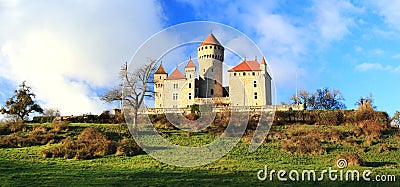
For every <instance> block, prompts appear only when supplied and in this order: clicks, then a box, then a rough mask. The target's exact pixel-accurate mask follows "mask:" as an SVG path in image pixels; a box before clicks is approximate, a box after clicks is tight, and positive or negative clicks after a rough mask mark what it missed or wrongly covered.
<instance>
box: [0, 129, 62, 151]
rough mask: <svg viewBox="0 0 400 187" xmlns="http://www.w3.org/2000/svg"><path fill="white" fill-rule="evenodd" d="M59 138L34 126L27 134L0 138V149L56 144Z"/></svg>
mask: <svg viewBox="0 0 400 187" xmlns="http://www.w3.org/2000/svg"><path fill="white" fill-rule="evenodd" d="M60 139H61V137H59V136H57V134H56V133H54V132H48V131H47V128H46V127H45V126H34V127H33V130H32V131H31V132H30V133H29V134H18V133H14V134H11V135H8V136H3V137H1V138H0V147H27V146H34V145H45V144H47V143H54V142H58V141H59V140H60Z"/></svg>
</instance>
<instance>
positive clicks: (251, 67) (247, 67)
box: [228, 60, 261, 72]
mask: <svg viewBox="0 0 400 187" xmlns="http://www.w3.org/2000/svg"><path fill="white" fill-rule="evenodd" d="M260 70H261V69H260V64H259V63H258V62H257V61H255V60H250V61H243V62H242V63H240V64H239V65H237V66H235V67H234V68H232V69H230V70H228V71H229V72H233V71H260Z"/></svg>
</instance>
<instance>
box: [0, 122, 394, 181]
mask: <svg viewBox="0 0 400 187" xmlns="http://www.w3.org/2000/svg"><path fill="white" fill-rule="evenodd" d="M32 125H36V124H30V125H29V126H32ZM46 125H48V126H51V125H50V124H46ZM89 126H96V127H98V128H100V129H102V130H103V131H105V132H106V133H107V134H108V135H109V136H115V137H118V136H119V135H121V134H123V132H126V129H125V126H123V125H112V124H70V130H69V132H68V134H69V135H70V136H75V135H78V134H79V132H81V131H82V130H83V129H84V128H85V127H89ZM290 128H293V129H295V130H312V129H318V130H319V131H325V130H327V129H328V128H336V129H338V130H340V131H343V132H345V131H351V127H347V126H337V127H317V126H311V125H297V126H293V127H282V126H280V127H273V129H272V131H286V130H289V129H290ZM164 134H166V136H165V137H167V139H168V140H169V141H171V142H173V143H176V144H179V145H186V146H198V145H203V144H206V143H209V142H211V141H212V140H214V139H215V138H217V136H216V135H213V134H207V133H193V134H192V135H191V136H188V135H187V134H185V133H183V132H181V131H164ZM359 139H360V138H359ZM360 141H363V140H362V139H360ZM383 142H389V143H390V145H391V146H398V144H399V142H398V140H397V139H396V138H395V137H393V136H387V137H385V138H384V139H381V140H379V141H378V142H377V143H376V144H374V145H372V146H371V147H369V148H368V149H367V151H366V152H363V151H360V150H359V149H357V148H354V147H353V146H343V145H337V144H333V143H331V144H324V146H327V147H329V148H331V149H330V151H328V152H327V153H326V154H318V155H301V154H289V153H287V152H285V151H283V150H281V149H280V141H278V140H271V141H269V142H268V143H266V144H265V143H264V144H263V145H261V146H260V147H259V149H257V150H256V151H255V152H253V153H250V152H249V151H248V146H249V143H247V142H243V141H241V142H240V143H239V144H238V145H237V146H236V147H235V148H234V149H233V150H232V151H231V152H230V153H228V154H227V155H225V156H224V157H222V158H221V159H219V160H217V161H215V162H213V163H210V164H207V165H204V166H199V167H175V166H171V165H167V164H164V163H161V162H159V161H157V160H155V159H153V158H152V157H151V156H149V155H145V154H142V155H137V156H132V157H126V156H125V157H123V156H119V157H118V156H114V155H107V156H103V157H100V158H96V159H91V160H75V159H62V158H43V157H42V156H41V155H39V154H38V152H40V151H41V150H43V149H45V148H49V147H51V146H55V144H48V145H42V146H31V147H22V148H1V149H0V171H1V172H0V186H22V185H23V186H25V185H28V186H38V185H40V186H93V185H96V186H97V185H102V186H199V185H200V186H214V185H219V186H250V185H251V186H259V185H274V186H287V185H290V186H304V185H316V186H321V185H326V184H325V183H327V184H328V185H329V186H341V185H349V186H360V185H363V186H400V183H399V181H400V172H399V171H400V150H399V149H393V150H391V151H388V152H383V153H380V152H379V151H378V148H379V146H380V145H381V144H382V143H383ZM345 151H356V152H357V153H358V154H359V155H360V156H361V157H362V158H363V159H364V161H366V162H367V165H366V166H351V167H349V168H350V169H358V170H360V171H364V170H366V169H368V170H371V171H372V173H373V175H382V174H386V175H388V174H391V175H396V176H397V182H396V183H393V182H391V183H389V182H385V183H376V182H369V183H368V182H347V183H345V182H328V181H324V182H285V183H282V182H278V181H276V179H277V178H276V175H275V177H274V179H275V180H274V181H268V180H266V181H259V180H258V179H257V172H258V171H259V170H260V169H263V168H264V166H265V165H267V166H268V168H269V169H275V170H279V169H284V170H286V171H289V170H290V169H296V170H298V171H301V170H303V169H315V170H318V171H321V170H324V169H328V167H333V166H334V162H335V157H336V156H337V155H339V154H340V153H342V152H345Z"/></svg>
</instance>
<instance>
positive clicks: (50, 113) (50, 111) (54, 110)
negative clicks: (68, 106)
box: [44, 108, 61, 117]
mask: <svg viewBox="0 0 400 187" xmlns="http://www.w3.org/2000/svg"><path fill="white" fill-rule="evenodd" d="M44 115H45V116H53V117H55V116H60V115H61V112H60V110H59V109H57V108H48V109H46V110H45V111H44Z"/></svg>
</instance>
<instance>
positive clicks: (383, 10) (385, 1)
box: [371, 0, 400, 30]
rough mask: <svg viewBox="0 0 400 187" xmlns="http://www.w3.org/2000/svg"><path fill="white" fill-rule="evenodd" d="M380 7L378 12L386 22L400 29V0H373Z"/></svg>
mask: <svg viewBox="0 0 400 187" xmlns="http://www.w3.org/2000/svg"><path fill="white" fill-rule="evenodd" d="M371 2H372V4H373V5H375V6H376V7H377V8H378V12H379V14H380V15H382V16H383V17H384V18H385V21H386V23H388V24H390V25H392V26H394V27H395V28H397V29H399V30H400V11H399V7H400V1H390V0H381V1H371Z"/></svg>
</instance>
